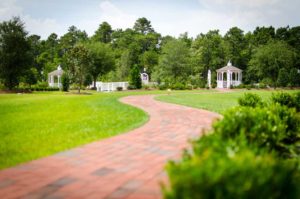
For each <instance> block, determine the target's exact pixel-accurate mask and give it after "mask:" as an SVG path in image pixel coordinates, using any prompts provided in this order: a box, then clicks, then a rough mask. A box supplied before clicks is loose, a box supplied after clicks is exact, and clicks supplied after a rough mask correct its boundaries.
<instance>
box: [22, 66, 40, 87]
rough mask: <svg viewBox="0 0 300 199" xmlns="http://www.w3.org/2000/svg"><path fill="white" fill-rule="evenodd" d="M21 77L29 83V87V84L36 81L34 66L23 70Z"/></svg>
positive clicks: (36, 74)
mask: <svg viewBox="0 0 300 199" xmlns="http://www.w3.org/2000/svg"><path fill="white" fill-rule="evenodd" d="M23 77H24V78H23V81H24V82H25V83H27V84H29V87H31V85H33V84H36V83H37V80H38V78H37V77H38V71H37V69H36V68H31V69H29V70H27V71H26V72H25V74H24V76H23Z"/></svg>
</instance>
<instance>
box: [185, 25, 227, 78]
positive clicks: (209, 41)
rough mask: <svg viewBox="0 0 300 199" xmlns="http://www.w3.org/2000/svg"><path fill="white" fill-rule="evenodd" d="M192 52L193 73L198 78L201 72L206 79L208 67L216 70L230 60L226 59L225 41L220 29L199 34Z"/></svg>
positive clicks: (193, 44)
mask: <svg viewBox="0 0 300 199" xmlns="http://www.w3.org/2000/svg"><path fill="white" fill-rule="evenodd" d="M191 52H192V64H193V75H196V76H197V78H200V77H199V73H200V74H201V75H202V78H203V79H206V77H207V71H208V69H211V70H212V71H215V70H216V69H218V68H220V66H224V65H225V63H226V61H228V60H225V56H226V55H225V47H224V41H223V40H222V36H221V35H220V34H219V31H218V30H212V31H209V32H208V33H207V34H200V35H198V36H197V38H196V39H195V41H194V42H193V43H192V49H191Z"/></svg>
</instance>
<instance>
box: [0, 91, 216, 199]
mask: <svg viewBox="0 0 300 199" xmlns="http://www.w3.org/2000/svg"><path fill="white" fill-rule="evenodd" d="M153 98H154V96H130V97H125V98H123V99H121V101H122V102H124V103H127V104H131V105H134V106H136V107H139V108H141V109H143V110H144V111H146V112H147V113H148V114H149V115H150V120H149V122H148V123H146V124H145V125H144V126H142V127H140V128H138V129H135V130H133V131H131V132H129V133H125V134H122V135H118V136H115V137H112V138H108V139H105V140H101V141H97V142H93V143H91V144H87V145H84V146H81V147H78V148H74V149H71V150H68V151H64V152H61V153H58V154H55V155H52V156H49V157H46V158H42V159H38V160H34V161H31V162H29V163H25V164H22V165H19V166H16V167H12V168H9V169H5V170H2V171H0V198H5V199H9V198H24V199H25V198H26V199H35V198H47V199H60V198H72V199H73V198H74V199H75V198H141V199H147V198H161V193H160V185H159V182H160V181H164V180H166V174H165V173H164V171H163V168H164V165H165V163H166V162H167V160H169V159H174V158H176V157H178V155H180V154H181V150H182V148H184V147H187V145H188V143H187V139H188V138H193V137H195V136H199V135H200V133H201V130H202V129H203V128H209V127H210V126H211V122H212V120H213V119H214V118H216V117H218V115H217V114H215V113H211V112H208V111H205V110H199V109H193V108H188V107H184V106H179V105H174V104H168V103H163V102H159V101H155V100H154V99H153Z"/></svg>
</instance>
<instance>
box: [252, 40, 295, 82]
mask: <svg viewBox="0 0 300 199" xmlns="http://www.w3.org/2000/svg"><path fill="white" fill-rule="evenodd" d="M294 60H295V53H294V51H293V50H292V49H291V47H290V46H289V45H288V44H287V43H285V42H284V41H273V42H270V43H268V44H267V45H265V46H261V47H259V48H258V49H257V51H256V52H255V53H254V55H253V57H252V58H251V60H250V62H249V70H250V71H252V73H255V74H256V76H257V77H258V78H259V79H260V80H262V79H264V78H270V79H271V80H272V81H273V83H274V84H275V86H276V83H277V79H278V73H279V70H280V69H281V68H285V69H286V70H290V69H291V68H292V67H293V65H294Z"/></svg>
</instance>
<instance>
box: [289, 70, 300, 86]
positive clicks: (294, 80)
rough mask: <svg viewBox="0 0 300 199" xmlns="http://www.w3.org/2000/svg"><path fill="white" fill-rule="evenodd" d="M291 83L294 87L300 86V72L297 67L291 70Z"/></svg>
mask: <svg viewBox="0 0 300 199" xmlns="http://www.w3.org/2000/svg"><path fill="white" fill-rule="evenodd" d="M289 83H290V85H291V86H292V87H295V86H300V74H299V73H298V70H297V69H296V68H292V69H291V70H290V73H289Z"/></svg>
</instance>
